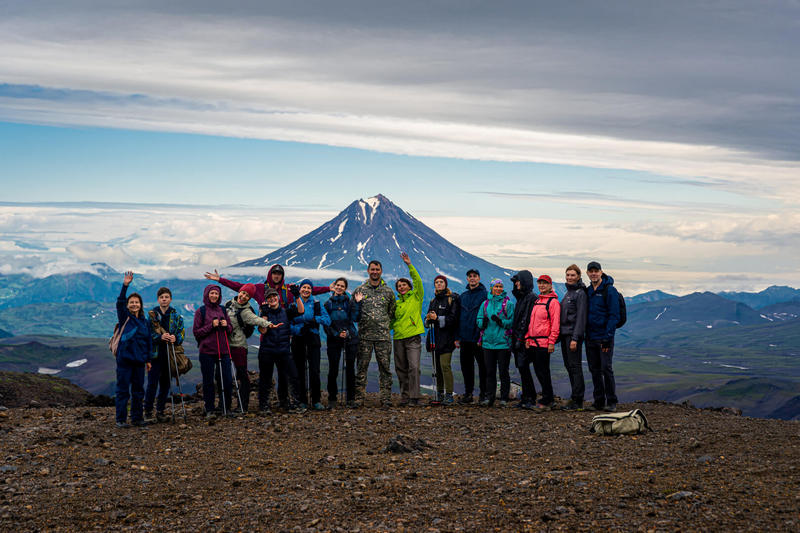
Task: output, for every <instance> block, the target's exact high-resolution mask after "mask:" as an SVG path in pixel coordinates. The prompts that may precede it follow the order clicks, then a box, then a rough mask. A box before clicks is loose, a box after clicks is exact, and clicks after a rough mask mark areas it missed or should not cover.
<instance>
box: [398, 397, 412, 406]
mask: <svg viewBox="0 0 800 533" xmlns="http://www.w3.org/2000/svg"><path fill="white" fill-rule="evenodd" d="M409 405H411V399H410V398H402V399H401V400H400V401H399V402H398V403H397V407H408V406H409Z"/></svg>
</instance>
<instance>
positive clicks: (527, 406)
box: [517, 402, 534, 411]
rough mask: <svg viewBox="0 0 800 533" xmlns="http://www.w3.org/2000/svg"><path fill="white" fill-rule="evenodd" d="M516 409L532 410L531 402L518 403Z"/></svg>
mask: <svg viewBox="0 0 800 533" xmlns="http://www.w3.org/2000/svg"><path fill="white" fill-rule="evenodd" d="M517 407H519V408H520V409H525V410H527V411H533V410H534V407H533V404H532V403H531V402H519V405H517Z"/></svg>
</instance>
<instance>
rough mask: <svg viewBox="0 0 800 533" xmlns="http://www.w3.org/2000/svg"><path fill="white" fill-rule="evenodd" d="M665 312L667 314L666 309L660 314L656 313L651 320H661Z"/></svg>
mask: <svg viewBox="0 0 800 533" xmlns="http://www.w3.org/2000/svg"><path fill="white" fill-rule="evenodd" d="M666 312H667V308H666V307H665V308H664V310H663V311H661V312H660V313H658V314H657V315H656V317H655V318H654V319H653V320H658V319H659V318H661V315H663V314H664V313H666Z"/></svg>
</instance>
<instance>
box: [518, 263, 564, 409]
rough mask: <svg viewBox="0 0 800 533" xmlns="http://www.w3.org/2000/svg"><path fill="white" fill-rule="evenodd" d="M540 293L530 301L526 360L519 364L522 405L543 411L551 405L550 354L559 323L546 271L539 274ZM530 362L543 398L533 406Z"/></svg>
mask: <svg viewBox="0 0 800 533" xmlns="http://www.w3.org/2000/svg"><path fill="white" fill-rule="evenodd" d="M537 284H538V285H539V297H538V298H537V299H536V302H535V303H534V304H533V310H532V311H531V319H530V322H529V326H528V331H527V333H526V335H525V364H524V366H523V367H520V369H519V371H520V376H521V378H522V389H523V390H522V397H523V404H522V405H521V407H523V408H526V409H531V408H532V409H535V410H537V411H544V410H548V409H552V408H553V382H552V380H551V379H550V354H551V353H553V350H555V347H556V343H557V342H558V334H559V330H560V326H561V304H559V303H558V296H557V295H556V293H555V291H554V290H553V280H552V278H550V276H548V275H547V274H543V275H541V276H539V279H538V280H537ZM530 363H533V370H534V372H535V373H536V379H538V380H539V385H540V386H541V387H542V398H541V399H540V400H539V403H537V404H536V406H535V407H534V406H533V405H532V402H533V400H535V399H536V385H535V384H534V383H533V377H532V376H531V369H530Z"/></svg>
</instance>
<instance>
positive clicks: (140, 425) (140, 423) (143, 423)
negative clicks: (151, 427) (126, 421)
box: [131, 420, 148, 429]
mask: <svg viewBox="0 0 800 533" xmlns="http://www.w3.org/2000/svg"><path fill="white" fill-rule="evenodd" d="M131 424H133V425H134V426H136V427H138V428H142V429H145V428H146V427H147V425H148V422H147V420H134V421H132V422H131Z"/></svg>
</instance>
